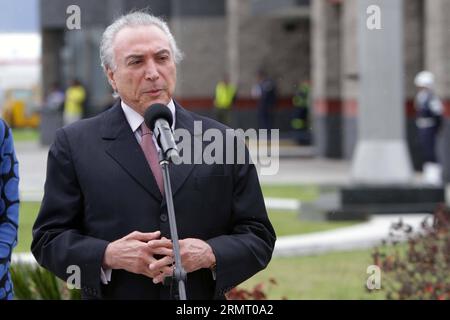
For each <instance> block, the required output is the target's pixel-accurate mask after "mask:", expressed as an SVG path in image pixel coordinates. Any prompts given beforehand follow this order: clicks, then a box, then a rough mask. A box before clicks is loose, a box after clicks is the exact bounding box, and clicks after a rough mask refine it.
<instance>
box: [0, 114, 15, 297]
mask: <svg viewBox="0 0 450 320" xmlns="http://www.w3.org/2000/svg"><path fill="white" fill-rule="evenodd" d="M18 171H19V164H18V162H17V158H16V155H15V152H14V144H13V136H12V133H11V129H10V128H9V127H8V126H7V125H6V123H5V122H4V121H3V120H1V119H0V174H1V178H0V188H1V193H0V300H4V299H6V300H11V299H13V285H12V281H11V275H10V274H9V265H10V263H11V254H12V250H13V248H14V247H15V246H16V244H17V228H18V225H19V173H18Z"/></svg>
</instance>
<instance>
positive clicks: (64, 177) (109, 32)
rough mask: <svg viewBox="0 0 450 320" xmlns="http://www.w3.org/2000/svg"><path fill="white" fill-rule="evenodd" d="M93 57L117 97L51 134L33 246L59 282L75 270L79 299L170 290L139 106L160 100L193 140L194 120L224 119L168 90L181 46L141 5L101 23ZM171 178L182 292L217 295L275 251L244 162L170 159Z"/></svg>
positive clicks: (157, 194) (160, 206) (166, 245)
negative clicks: (191, 108)
mask: <svg viewBox="0 0 450 320" xmlns="http://www.w3.org/2000/svg"><path fill="white" fill-rule="evenodd" d="M100 55H101V59H102V64H103V67H104V70H105V72H106V74H107V77H108V80H109V82H110V84H111V86H112V87H113V89H114V91H115V92H116V93H117V94H118V96H119V97H120V99H119V101H118V102H117V103H116V104H115V105H114V106H113V107H112V108H111V109H109V110H108V111H106V112H104V113H102V114H100V115H99V116H96V117H94V118H91V119H86V120H82V121H79V122H77V123H74V124H72V125H70V126H67V127H64V128H63V129H60V130H59V131H58V132H57V134H56V139H55V142H54V143H53V145H52V147H51V149H50V151H49V157H48V167H47V180H46V183H45V194H44V199H43V202H42V206H41V209H40V212H39V215H38V218H37V220H36V222H35V225H34V227H33V243H32V248H31V249H32V252H33V254H34V256H35V257H36V259H37V261H38V262H39V263H40V264H41V265H42V266H44V267H45V268H47V269H49V270H50V271H52V272H54V273H55V274H56V275H57V276H58V277H60V278H62V279H67V278H68V277H69V276H70V275H71V274H70V273H68V270H73V269H68V268H69V267H70V266H77V267H79V269H80V275H81V287H82V294H83V297H84V298H91V299H95V298H104V299H170V298H174V295H173V293H174V291H176V290H175V288H171V287H170V286H167V285H163V284H162V282H163V279H164V277H166V276H170V275H171V274H172V272H173V269H172V263H173V252H172V243H171V241H170V240H169V239H168V238H169V236H170V230H169V221H168V216H167V205H166V201H165V197H164V196H163V195H162V190H161V186H160V181H159V177H160V172H157V169H155V168H154V167H152V164H151V162H150V161H149V160H148V158H147V154H146V153H145V151H144V150H145V148H144V145H143V144H144V143H147V142H148V140H147V142H145V138H144V135H145V133H143V131H145V128H144V127H143V126H145V124H144V125H142V123H143V117H142V115H143V114H144V112H145V110H146V109H147V108H148V107H149V106H151V105H152V104H154V103H163V104H165V105H167V107H168V108H169V109H170V111H171V112H172V114H173V116H174V122H175V129H181V128H182V129H185V130H187V131H188V132H189V133H190V135H191V136H192V137H193V139H198V138H199V137H198V135H196V133H195V132H194V121H201V122H202V127H203V129H204V130H206V129H209V128H215V129H218V130H220V131H221V132H222V133H225V129H226V127H225V126H223V125H221V124H219V123H218V122H216V121H213V120H210V119H207V118H204V117H200V116H198V115H196V114H194V113H191V112H188V111H186V110H185V109H183V108H182V107H181V106H180V105H178V104H177V103H176V102H174V100H173V99H172V94H173V91H174V89H175V83H176V63H177V62H179V61H180V59H181V54H180V52H179V49H178V48H177V46H176V43H175V41H174V39H173V37H172V35H171V33H170V31H169V29H168V27H167V25H166V24H165V23H164V22H163V21H162V20H160V19H158V18H156V17H154V16H151V15H149V14H146V13H141V12H135V13H131V14H128V15H125V16H123V17H121V18H119V19H118V20H116V21H115V22H114V23H113V24H112V25H110V26H109V27H108V28H107V29H106V30H105V32H104V34H103V39H102V43H101V49H100ZM154 142H155V141H154V140H153V143H154ZM150 143H152V141H151V140H150ZM153 148H158V147H157V146H156V144H155V146H153ZM159 169H160V168H159ZM170 175H171V184H172V191H173V196H174V207H175V212H176V218H177V227H178V232H179V237H180V239H181V240H180V251H181V258H182V264H183V267H184V268H185V270H186V272H187V273H188V274H187V287H186V293H187V298H188V299H213V298H216V299H220V298H223V297H224V294H225V293H226V292H227V291H228V290H230V289H231V288H232V287H234V286H236V285H237V284H239V283H241V282H242V281H244V280H246V279H248V278H250V277H251V276H253V275H254V274H255V273H256V272H258V271H260V270H262V269H263V268H265V267H266V266H267V264H268V263H269V261H270V259H271V256H272V252H273V248H274V243H275V233H274V230H273V228H272V225H271V223H270V221H269V219H268V217H267V213H266V209H265V206H264V201H263V197H262V193H261V189H260V186H259V182H258V177H257V173H256V169H255V167H254V165H253V164H250V163H248V162H246V163H234V164H212V165H206V164H194V163H182V164H179V165H173V164H171V165H170Z"/></svg>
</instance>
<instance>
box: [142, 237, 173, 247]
mask: <svg viewBox="0 0 450 320" xmlns="http://www.w3.org/2000/svg"><path fill="white" fill-rule="evenodd" d="M147 244H148V246H149V247H151V248H157V247H165V248H169V249H172V241H171V240H169V239H157V240H150V241H148V242H147Z"/></svg>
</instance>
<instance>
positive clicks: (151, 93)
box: [144, 89, 163, 97]
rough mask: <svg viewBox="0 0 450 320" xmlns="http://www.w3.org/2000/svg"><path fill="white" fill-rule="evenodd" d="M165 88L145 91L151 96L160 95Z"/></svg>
mask: <svg viewBox="0 0 450 320" xmlns="http://www.w3.org/2000/svg"><path fill="white" fill-rule="evenodd" d="M162 91H163V90H162V89H152V90H146V91H144V94H147V95H150V96H152V97H153V96H159V95H160V94H161V92H162Z"/></svg>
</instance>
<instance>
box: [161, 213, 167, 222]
mask: <svg viewBox="0 0 450 320" xmlns="http://www.w3.org/2000/svg"><path fill="white" fill-rule="evenodd" d="M159 218H160V219H161V221H162V222H166V221H167V214H165V213H163V214H162V215H160V216H159Z"/></svg>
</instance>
